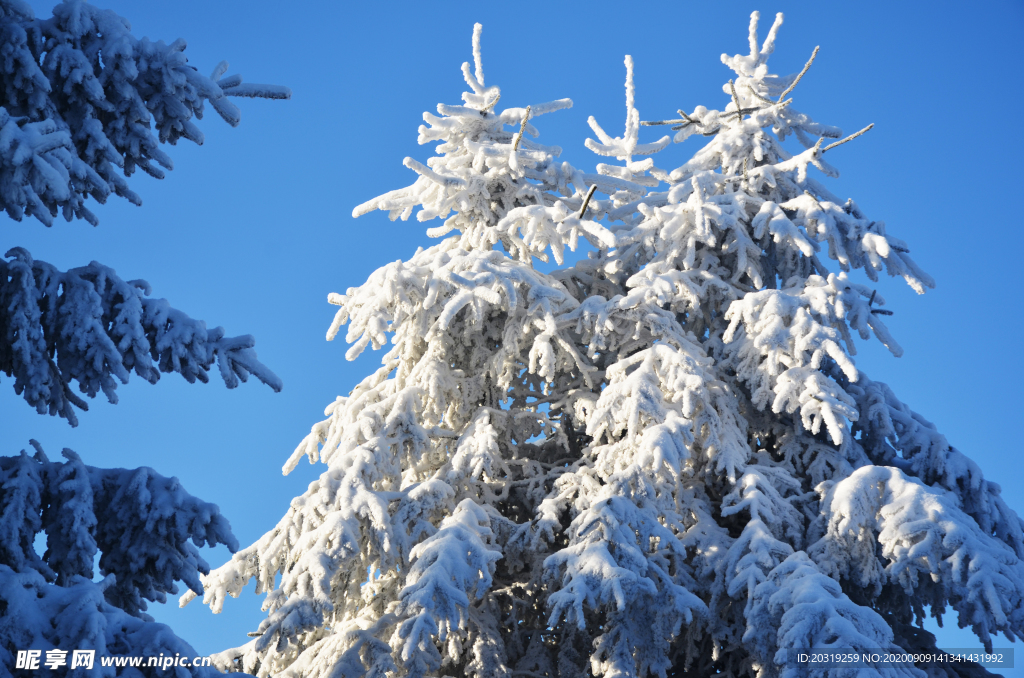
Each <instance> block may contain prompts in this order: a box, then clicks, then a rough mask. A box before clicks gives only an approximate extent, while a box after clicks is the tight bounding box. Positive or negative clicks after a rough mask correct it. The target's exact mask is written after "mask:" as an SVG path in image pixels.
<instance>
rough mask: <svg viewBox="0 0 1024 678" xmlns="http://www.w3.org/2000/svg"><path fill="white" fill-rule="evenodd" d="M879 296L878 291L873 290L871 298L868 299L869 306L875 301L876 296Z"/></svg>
mask: <svg viewBox="0 0 1024 678" xmlns="http://www.w3.org/2000/svg"><path fill="white" fill-rule="evenodd" d="M876 294H878V290H871V298H870V299H868V306H870V305H871V302H873V301H874V300H875V295H876Z"/></svg>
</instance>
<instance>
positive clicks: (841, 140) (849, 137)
mask: <svg viewBox="0 0 1024 678" xmlns="http://www.w3.org/2000/svg"><path fill="white" fill-rule="evenodd" d="M874 126H875V123H871V124H870V125H868V126H867V127H865V128H864V129H862V130H861V131H859V132H854V133H853V134H851V135H850V136H848V137H846V138H845V139H840V140H839V141H837V142H835V143H834V144H829V145H828V146H826V147H825V148H823V149H821V152H822V153H824V152H825V151H828V150H831V149H833V148H835V147H836V146H842V145H843V144H845V143H846V142H847V141H853V140H854V139H856V138H857V137H859V136H860V135H861V134H864V132H867V131H868V130H869V129H871V128H872V127H874ZM818 143H821V140H820V139H819V140H818Z"/></svg>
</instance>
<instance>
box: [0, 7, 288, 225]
mask: <svg viewBox="0 0 1024 678" xmlns="http://www.w3.org/2000/svg"><path fill="white" fill-rule="evenodd" d="M0 41H2V43H3V45H4V53H3V55H2V57H0V92H3V94H2V100H0V209H3V210H4V211H6V212H7V214H8V215H9V216H10V217H11V218H13V219H16V220H18V221H20V220H21V219H22V218H23V217H25V216H30V217H35V218H36V219H38V220H39V221H41V222H42V223H44V224H46V225H47V226H50V225H52V224H53V219H54V217H56V216H58V214H59V215H61V216H63V217H64V218H65V219H66V220H68V221H71V219H72V218H76V217H77V218H80V219H85V220H86V221H88V222H89V223H91V224H93V225H95V224H96V223H97V219H96V216H95V215H94V214H93V213H92V211H90V209H89V208H88V207H87V206H86V200H87V199H88V198H90V197H91V198H93V199H94V200H95V201H96V202H98V203H101V204H102V203H105V202H106V200H107V198H108V197H109V196H110V195H111V194H114V195H117V196H120V197H122V198H125V199H127V200H128V201H129V202H131V203H133V204H136V205H139V204H141V203H142V200H141V198H140V197H139V196H138V195H137V194H136V193H135V192H134V191H133V190H131V189H130V188H129V186H128V181H127V180H126V179H125V177H129V176H131V175H132V174H133V173H134V172H135V170H136V169H141V170H142V171H144V172H146V173H147V174H149V175H151V176H153V177H156V178H157V179H161V178H163V176H164V170H170V169H172V168H173V162H172V161H171V158H170V156H168V155H167V154H166V153H165V152H164V151H163V149H162V148H161V144H163V143H170V144H175V143H177V141H178V139H180V138H185V139H188V140H189V141H192V142H194V143H196V144H202V143H203V133H202V132H201V131H200V130H199V128H198V127H197V126H196V124H195V122H194V121H193V117H194V118H196V119H201V118H202V117H203V113H204V109H205V106H206V104H207V103H209V104H210V106H212V107H213V109H214V110H215V111H216V112H217V114H218V115H220V116H221V117H222V118H223V119H224V120H225V121H227V122H228V124H230V125H232V126H235V125H237V124H238V123H239V121H240V119H241V118H240V111H239V110H238V107H237V106H236V105H235V104H234V103H232V102H231V100H230V99H229V97H259V98H264V99H288V98H290V97H291V91H290V90H289V89H288V88H287V87H280V86H277V85H257V84H249V83H243V82H242V77H241V76H240V75H230V76H225V73H226V72H227V69H228V64H227V62H226V61H222V62H221V63H220V64H218V65H217V67H216V68H214V70H213V73H212V74H211V75H210V76H209V77H207V76H205V75H201V74H200V73H199V72H198V71H197V70H196V69H195V67H193V66H191V65H189V63H188V59H186V58H185V54H184V51H185V41H184V40H181V39H178V40H175V41H174V42H172V43H171V44H169V45H168V44H165V43H164V42H163V41H158V42H151V41H150V40H149V39H148V38H142V39H137V38H135V37H134V36H133V35H132V34H131V24H129V23H128V20H127V19H124V18H122V17H120V16H118V15H117V14H115V13H114V12H112V11H110V10H102V9H98V8H96V7H93V6H92V5H90V4H88V3H86V2H85V1H84V0H65V1H64V2H62V3H61V4H58V5H57V6H56V7H55V8H54V10H53V16H52V17H50V18H47V19H36V18H35V17H34V15H33V13H32V10H31V8H30V7H29V6H28V5H27V4H26V3H24V2H22V1H21V0H3V2H0Z"/></svg>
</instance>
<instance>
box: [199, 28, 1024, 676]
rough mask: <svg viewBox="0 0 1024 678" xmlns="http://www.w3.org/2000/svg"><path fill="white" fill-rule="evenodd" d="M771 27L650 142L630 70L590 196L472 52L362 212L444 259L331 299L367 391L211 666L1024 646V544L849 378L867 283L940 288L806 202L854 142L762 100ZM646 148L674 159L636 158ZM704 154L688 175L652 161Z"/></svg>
mask: <svg viewBox="0 0 1024 678" xmlns="http://www.w3.org/2000/svg"><path fill="white" fill-rule="evenodd" d="M781 21H782V18H781V15H780V16H779V17H778V18H777V19H776V21H775V23H774V25H773V26H772V28H771V31H770V32H769V34H768V37H767V39H766V40H765V42H763V43H760V42H759V41H758V38H757V23H758V16H757V14H756V13H755V14H754V15H753V17H752V21H751V25H750V53H749V55H741V56H735V57H724V58H723V61H724V63H725V64H726V65H727V66H729V67H730V68H731V69H732V70H733V71H734V74H735V76H734V78H733V79H732V80H731V81H729V82H728V83H726V84H725V86H724V87H723V93H724V94H725V99H724V101H723V104H724V105H723V106H721V109H720V110H715V109H709V108H707V107H705V106H697V107H696V108H694V109H693V111H691V112H687V111H682V110H680V111H679V116H680V117H679V118H677V119H676V118H673V119H671V120H658V121H653V122H644V121H642V119H641V117H640V114H639V111H638V109H637V108H636V97H635V88H634V84H633V83H634V79H633V75H634V70H635V68H636V67H637V65H636V64H634V62H633V59H632V58H630V57H626V60H625V66H626V69H625V70H626V74H625V75H626V78H625V80H626V87H625V90H626V118H625V125H624V130H623V132H622V133H621V134H618V133H617V132H611V131H608V129H609V128H606V127H604V126H602V125H601V124H599V123H598V122H597V120H595V119H594V118H591V119H590V126H591V129H592V130H593V132H594V135H595V136H596V138H595V139H588V140H587V141H586V143H585V145H586V147H587V148H589V149H590V150H592V151H594V152H595V153H597V154H598V155H599V156H601V157H600V160H601V162H599V163H597V166H596V168H595V171H594V172H593V173H585V172H582V171H580V170H578V169H576V168H574V167H572V166H571V165H569V164H568V163H565V162H559V161H557V156H558V154H559V149H558V148H557V147H554V146H544V145H541V144H540V143H538V142H537V141H535V139H537V138H538V134H539V131H538V129H537V128H536V127H535V126H534V124H535V121H536V119H537V117H538V116H539V115H541V114H542V113H547V112H550V111H554V110H556V109H558V108H564V107H565V106H566V105H568V102H567V101H565V100H563V101H562V102H555V103H554V104H542V105H531V106H526V107H522V108H518V107H517V108H505V109H501V108H499V107H498V105H499V99H500V90H499V89H498V88H497V87H495V86H493V85H485V84H484V73H483V66H482V61H481V50H480V38H481V29H480V27H479V26H477V27H476V29H475V30H474V34H473V55H474V63H473V64H468V63H467V64H465V65H464V67H463V77H464V79H465V81H466V82H467V84H468V85H469V90H470V91H468V92H466V93H465V94H463V103H462V104H460V105H440V106H438V108H437V115H434V114H432V113H428V114H425V115H424V120H425V123H426V124H425V125H424V126H422V127H421V128H420V142H421V143H423V144H426V143H436V144H437V145H436V147H435V150H436V154H435V155H434V156H433V157H430V158H429V159H427V160H426V161H425V162H424V161H421V160H416V159H412V158H407V159H406V160H405V163H404V164H405V166H406V167H408V168H409V169H411V170H413V171H414V172H415V173H416V174H417V175H418V177H417V178H416V180H415V182H414V183H413V184H412V185H411V186H409V187H406V188H402V189H398V190H395V191H391V192H389V193H386V194H384V195H382V196H380V197H378V198H375V199H373V200H370V201H368V202H366V203H364V204H362V205H360V206H358V207H356V209H355V210H354V215H355V216H360V215H363V214H367V213H369V212H371V211H373V210H384V211H387V212H388V213H389V215H390V217H391V218H392V219H398V218H402V219H407V218H409V217H410V216H411V215H412V214H413V213H414V212H416V210H417V209H418V210H419V211H418V212H416V214H417V218H418V219H420V220H421V221H429V220H432V219H434V218H438V219H441V220H442V222H441V224H440V225H437V226H434V227H433V228H431V229H430V230H429V231H428V233H430V235H432V236H434V237H439V238H440V237H443V239H442V240H441V241H440V242H438V243H436V244H435V245H433V246H432V247H429V248H426V249H420V250H418V251H416V252H415V253H413V254H412V255H411V256H410V257H409V258H408V259H406V260H402V261H396V262H394V263H391V264H388V265H386V266H383V267H382V268H380V269H378V270H377V271H375V272H374V273H373V274H372V275H371V276H370V278H369V280H367V281H366V282H365V283H364V284H362V285H360V286H357V287H351V288H349V289H348V290H347V291H346V292H345V293H344V294H332V295H330V297H329V301H330V303H332V304H334V305H336V306H337V307H338V310H337V313H336V315H335V318H334V322H333V323H332V324H331V326H330V329H329V330H328V334H327V338H328V339H329V340H330V339H334V338H336V337H337V336H338V334H339V333H340V332H342V331H343V328H345V329H344V337H345V339H346V341H347V342H348V343H350V344H351V347H350V348H349V350H348V352H347V354H346V357H347V358H348V359H350V360H351V359H355V358H356V357H357V356H359V355H360V354H361V353H362V352H363V351H365V350H366V349H367V348H372V349H374V350H377V349H380V350H381V351H382V354H383V355H382V361H381V367H380V368H379V369H378V370H377V371H376V372H374V373H372V374H370V375H368V376H367V377H366V378H364V379H363V380H362V381H361V382H360V383H359V384H357V385H356V386H355V388H352V389H351V390H350V391H349V390H348V387H347V386H346V387H344V389H343V391H348V395H347V396H339V397H338V398H337V399H336V400H335V401H334V402H332V403H330V404H329V405H328V406H327V408H326V409H325V412H324V415H325V417H324V419H323V420H321V421H319V422H318V423H316V424H314V425H313V426H312V428H311V430H310V433H309V434H308V435H307V436H306V437H305V438H304V439H303V440H302V441H301V442H300V443H299V445H298V446H297V447H296V448H295V450H294V452H293V453H292V454H291V456H290V457H289V458H288V459H287V461H286V462H285V466H284V471H285V473H288V472H290V471H291V470H292V469H294V468H295V466H296V465H297V464H298V463H299V462H300V461H301V460H302V458H303V457H305V458H307V459H309V461H310V462H312V463H316V462H322V463H323V465H324V467H325V470H324V471H323V473H322V475H321V476H320V478H319V479H318V480H316V481H314V482H313V483H312V484H311V485H310V486H309V489H308V490H307V491H306V492H305V493H303V494H302V495H301V496H299V497H297V498H296V499H295V500H293V502H292V505H291V508H290V509H289V511H288V513H287V514H286V515H285V516H284V517H283V518H282V519H281V520H280V522H279V523H278V524H277V525H276V526H275V527H274V528H273V529H272V530H270V531H269V532H267V533H266V534H265V535H264V536H263V537H262V538H261V539H260V540H258V541H257V542H256V543H255V544H253V545H251V546H250V547H248V548H247V549H244V550H242V551H240V552H238V553H237V554H236V555H235V557H234V558H233V559H232V560H231V561H230V562H228V563H226V564H225V565H223V566H222V567H221V568H219V569H217V570H215V571H213V572H211V573H210V574H209V575H208V576H206V577H205V578H203V587H204V591H203V600H204V602H205V603H207V604H209V605H210V606H211V607H212V608H213V609H214V611H219V610H220V609H221V608H222V606H223V605H224V602H225V599H226V598H227V597H228V596H234V597H237V596H238V595H240V594H241V593H242V590H243V589H244V587H245V586H246V585H247V583H248V582H250V581H253V580H255V584H256V591H257V593H264V594H266V602H265V606H264V610H265V611H266V612H267V617H266V618H265V619H264V620H263V621H262V622H261V624H260V625H259V627H258V628H257V629H256V630H255V631H254V632H253V634H252V635H254V636H255V637H254V638H253V640H251V641H250V642H249V643H247V644H245V645H242V646H240V647H237V648H233V649H230V650H227V651H225V652H223V653H222V654H221V655H219V660H218V661H219V666H220V667H221V668H223V669H232V670H243V671H247V672H251V673H254V674H256V675H258V676H287V677H294V678H299V677H300V676H317V677H323V678H326V677H327V676H331V677H337V676H346V677H355V676H375V677H378V678H381V677H383V676H392V677H393V676H401V677H405V676H426V675H432V676H438V675H440V676H460V677H461V676H472V677H473V678H492V677H495V676H498V677H502V678H511V677H512V676H536V677H542V678H580V677H583V676H595V677H597V676H601V677H603V678H627V677H629V678H645V677H647V676H659V677H660V678H668V677H669V676H680V675H684V674H685V675H696V676H707V677H709V678H710V677H711V676H733V677H735V678H740V677H741V676H742V677H747V676H749V677H751V678H774V677H775V676H783V675H785V676H787V677H788V676H797V675H803V674H802V673H801V670H802V669H800V668H799V667H794V666H793V665H791V664H790V663H788V661H787V658H788V652H789V650H793V649H812V648H818V649H844V650H845V649H853V650H858V649H860V650H868V649H871V650H877V649H883V648H884V649H891V650H893V651H897V650H901V649H902V650H911V649H912V650H913V651H916V652H919V653H920V652H934V651H936V650H935V639H934V637H932V636H931V635H930V634H927V632H925V631H924V630H923V629H922V628H921V624H922V622H923V619H924V615H925V614H926V613H927V612H929V610H926V609H925V608H924V605H926V604H927V605H929V606H930V612H932V613H933V614H942V613H943V612H944V611H945V610H946V609H947V608H948V607H951V608H953V609H954V610H956V611H957V612H958V614H959V615H960V620H961V622H962V623H966V624H968V625H971V626H972V627H973V628H974V629H975V630H976V631H977V632H978V633H979V635H980V636H981V637H982V639H983V640H984V641H985V642H989V636H991V635H993V634H995V633H1003V634H1005V635H1006V636H1007V637H1010V638H1013V637H1016V636H1017V635H1019V634H1020V633H1021V631H1022V628H1021V619H1020V613H1019V609H1020V607H1021V600H1020V585H1019V581H1020V572H1019V570H1020V567H1021V566H1020V559H1021V558H1022V557H1024V538H1022V530H1021V526H1022V523H1021V521H1020V519H1019V518H1018V517H1017V516H1016V515H1015V514H1014V513H1013V512H1012V511H1010V510H1009V508H1008V507H1007V506H1006V504H1005V502H1004V501H1003V500H1002V499H1001V497H1000V490H999V487H998V485H996V484H995V483H992V482H990V481H987V480H985V479H984V477H983V475H982V473H981V471H980V469H979V468H978V467H977V465H975V464H973V463H972V462H971V461H970V460H968V459H967V458H966V457H965V456H964V455H962V454H961V453H960V452H958V451H957V450H956V449H955V448H953V447H951V446H950V445H949V444H948V442H947V441H946V440H945V438H944V437H943V436H942V435H941V434H940V433H939V432H938V431H937V430H936V428H935V427H934V426H933V425H931V424H930V423H928V422H927V421H926V420H924V419H923V418H922V417H920V416H919V415H917V414H916V413H914V412H913V411H912V410H910V408H909V407H908V406H907V405H905V404H904V403H902V402H901V401H899V400H898V399H897V398H896V397H895V395H894V394H893V393H892V392H891V391H890V390H889V389H888V387H886V386H885V385H884V384H881V383H878V382H874V381H872V380H871V379H870V378H869V377H868V376H867V375H866V374H864V372H863V370H860V369H859V368H858V367H857V366H856V363H855V360H854V357H855V355H856V350H855V345H854V340H855V338H859V339H860V340H862V341H867V340H871V338H872V337H874V338H876V339H878V340H879V341H880V342H881V343H882V344H883V345H885V346H886V347H887V348H888V349H889V350H890V352H892V353H893V354H894V355H895V356H899V355H900V354H901V353H902V349H901V348H900V346H899V345H898V343H897V342H896V340H895V339H894V338H893V336H892V334H891V333H890V331H889V329H888V328H887V327H886V325H885V324H884V323H883V322H882V317H881V316H883V315H891V314H892V312H891V311H889V310H888V309H887V308H885V307H884V305H885V300H884V298H883V297H882V295H881V294H880V293H879V291H878V289H877V288H876V287H875V286H874V283H876V282H877V281H878V279H879V275H878V274H879V273H880V272H883V271H884V272H886V273H888V274H889V275H890V276H895V277H900V278H903V279H904V280H905V281H906V282H907V284H909V285H910V286H911V287H912V288H913V289H915V290H917V291H918V292H923V291H924V290H925V289H927V288H929V287H932V286H933V285H934V282H933V281H932V280H931V278H930V277H929V276H928V275H927V274H926V273H924V272H923V271H922V270H921V269H920V268H919V267H918V266H917V265H916V264H915V263H914V261H913V260H912V259H911V258H910V256H909V247H908V246H907V244H906V243H905V242H903V241H901V240H899V239H897V238H896V237H894V236H892V235H890V234H889V233H888V231H887V230H886V227H885V225H884V224H883V223H882V222H880V221H874V220H871V219H869V218H868V217H867V216H865V215H864V213H863V212H862V211H861V209H860V208H859V207H858V206H857V205H856V204H855V203H854V202H853V201H852V200H846V201H843V200H840V199H839V198H837V197H835V196H834V195H833V194H832V193H830V192H829V191H828V190H827V189H826V188H825V187H824V185H823V183H821V181H819V179H820V178H821V176H822V175H824V176H835V175H836V174H837V171H836V170H835V168H834V167H833V166H832V165H831V164H830V163H831V161H832V160H834V159H835V157H839V156H840V155H841V151H839V150H836V149H839V148H842V144H844V143H846V142H848V141H853V140H857V139H859V138H860V136H861V135H863V133H864V131H865V130H867V129H869V128H865V130H862V131H861V132H859V133H856V134H853V135H850V136H848V137H843V136H842V133H841V132H840V130H838V129H836V128H834V127H829V126H827V125H822V124H819V123H817V122H815V121H813V120H812V119H811V118H810V117H809V116H808V115H806V114H804V113H801V112H799V111H797V110H796V109H795V108H794V106H793V102H794V98H795V96H796V94H798V90H797V86H798V85H800V82H801V79H802V77H803V75H804V74H805V73H806V72H807V71H808V68H809V66H810V63H808V66H807V67H805V68H804V70H803V71H801V73H797V74H794V75H789V76H777V75H774V74H771V73H769V72H768V66H767V59H768V57H769V55H770V54H771V53H772V51H773V50H774V44H775V39H776V35H777V33H778V29H779V27H780V26H781ZM650 125H668V126H670V127H671V128H672V129H673V132H674V135H670V136H662V137H661V138H660V139H654V140H652V141H650V142H647V141H641V132H642V131H643V128H644V126H650ZM694 134H699V135H700V136H702V137H705V138H708V139H709V141H708V143H707V144H706V145H705V146H704V147H703V148H702V149H701V150H699V151H698V152H697V153H696V154H695V155H694V156H693V157H692V158H691V159H690V160H689V161H687V162H685V163H683V164H682V165H681V166H679V167H676V168H675V169H673V170H668V169H663V168H662V167H659V165H658V164H656V163H655V160H656V159H660V158H661V157H664V156H662V155H659V154H661V153H663V152H665V151H666V149H667V147H669V146H670V145H671V143H672V142H673V141H674V142H677V143H678V142H683V141H685V140H686V139H687V138H688V137H689V136H692V135H694ZM790 137H793V138H794V139H793V140H794V141H795V142H796V143H797V144H798V145H799V146H800V147H801V148H796V149H793V148H792V146H793V144H792V143H789V144H788V145H787V144H786V140H787V139H789V138H790ZM834 140H839V141H834ZM787 148H789V149H790V150H787ZM826 154H829V155H828V161H826V160H825V157H824V156H825V155H826ZM666 155H667V153H666ZM660 164H663V163H660ZM580 238H584V239H585V240H586V243H582V242H581V241H580ZM581 247H583V248H584V251H580V248H581ZM568 252H577V254H576V255H575V256H570V255H569V254H568ZM549 257H550V258H553V259H554V261H555V263H556V264H557V266H558V267H557V268H555V269H554V270H552V271H551V272H550V273H548V272H544V271H543V270H539V269H538V268H535V264H536V262H537V261H547V260H548V258H549ZM545 270H547V267H545ZM346 326H347V327H346ZM193 597H195V596H194V594H193V593H189V594H187V595H186V596H185V598H183V600H182V603H183V604H184V603H187V602H188V600H190V599H191V598H193ZM949 666H952V665H949ZM851 671H859V673H858V675H861V676H886V677H893V678H894V677H895V676H897V675H900V676H908V677H909V676H915V677H920V676H923V675H925V673H927V674H928V675H932V676H951V675H952V673H958V672H963V674H964V675H984V670H983V669H982V668H980V667H977V666H966V665H961V666H957V667H954V668H948V669H947V668H942V669H938V668H936V667H935V666H930V667H928V666H924V667H919V668H908V667H901V668H892V667H888V666H884V665H878V666H870V667H867V668H865V669H863V670H860V669H851ZM950 672H952V673H950Z"/></svg>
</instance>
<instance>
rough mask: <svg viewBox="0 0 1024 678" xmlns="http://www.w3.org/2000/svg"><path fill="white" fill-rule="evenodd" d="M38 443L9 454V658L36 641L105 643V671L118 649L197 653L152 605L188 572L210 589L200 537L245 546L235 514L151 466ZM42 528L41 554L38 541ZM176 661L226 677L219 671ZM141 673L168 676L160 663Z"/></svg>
mask: <svg viewBox="0 0 1024 678" xmlns="http://www.w3.org/2000/svg"><path fill="white" fill-rule="evenodd" d="M33 445H34V446H35V448H36V453H35V455H34V456H31V457H30V456H28V454H26V453H25V452H22V453H21V455H20V456H16V457H0V526H2V527H0V666H5V667H13V666H14V665H15V654H16V653H17V651H18V650H26V649H36V650H42V651H43V652H44V656H45V651H47V650H52V649H63V650H69V649H71V648H75V649H81V650H95V652H96V659H95V667H96V669H95V670H99V668H100V660H101V658H102V657H109V656H112V655H116V656H125V655H142V656H158V655H159V654H161V653H163V654H164V655H165V656H172V657H173V656H175V654H180V655H184V656H188V657H190V658H191V657H195V656H196V654H197V653H196V652H195V650H193V649H192V648H191V647H190V646H189V645H188V644H187V643H185V642H184V641H183V640H181V639H180V638H178V637H176V636H175V635H174V634H173V633H172V632H171V630H170V629H169V628H167V627H166V626H164V625H163V624H157V623H155V622H153V620H152V618H151V617H149V615H147V614H145V610H146V605H147V601H153V602H163V601H164V600H165V599H166V596H167V594H168V593H170V594H175V593H177V592H178V587H177V584H176V582H178V581H181V582H183V583H185V584H186V586H188V587H189V588H191V589H193V590H201V587H200V583H199V579H198V576H199V574H200V573H205V572H208V571H209V566H208V565H207V564H206V562H205V561H204V560H203V558H202V557H201V556H200V555H199V552H198V550H197V548H196V546H204V545H209V546H216V545H217V544H225V545H227V547H228V548H229V549H231V550H235V549H237V547H238V542H237V541H236V540H235V538H234V536H233V535H232V534H231V528H230V526H229V525H228V522H227V520H225V519H224V517H223V516H221V515H220V512H219V510H218V509H217V507H216V506H214V505H213V504H208V503H206V502H203V501H200V500H199V499H196V498H195V497H193V496H191V495H189V494H188V493H187V492H185V491H184V490H183V489H182V488H181V486H180V485H179V483H178V480H177V478H165V477H163V476H161V475H158V474H157V473H156V472H155V471H153V470H152V469H148V468H139V469H133V470H128V469H97V468H93V467H91V466H86V465H85V464H84V463H83V462H82V460H81V459H80V458H79V457H78V455H77V454H75V453H74V452H72V451H71V450H64V452H63V456H64V458H65V460H66V461H63V462H51V461H50V460H49V459H47V457H46V455H45V454H43V451H42V448H41V447H39V445H38V444H37V443H35V441H33ZM40 534H45V544H46V550H45V552H44V553H43V555H42V556H40V555H39V553H38V552H37V551H36V549H35V546H34V542H35V541H36V538H37V535H40ZM189 541H191V542H192V543H189ZM97 555H98V556H99V574H100V576H101V577H103V578H102V579H99V580H96V579H94V576H95V574H96V573H95V571H94V563H95V560H96V556H97ZM69 656H70V655H69ZM175 670H176V671H177V672H178V673H177V675H180V676H184V675H192V676H195V677H196V678H200V677H202V676H210V677H211V678H212V676H214V675H218V674H217V673H216V672H215V671H213V670H211V669H210V668H190V669H184V668H178V669H175ZM140 671H141V675H145V676H154V677H155V676H158V675H160V676H162V675H165V672H164V671H163V670H162V669H157V668H153V667H143V668H141V669H140ZM111 675H113V674H111Z"/></svg>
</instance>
